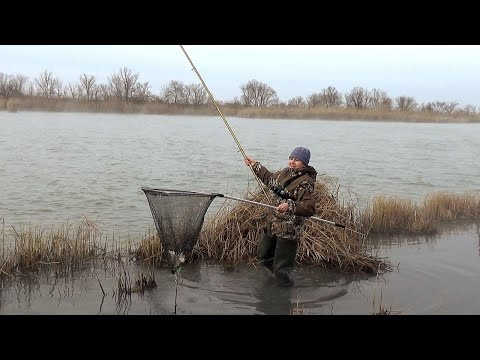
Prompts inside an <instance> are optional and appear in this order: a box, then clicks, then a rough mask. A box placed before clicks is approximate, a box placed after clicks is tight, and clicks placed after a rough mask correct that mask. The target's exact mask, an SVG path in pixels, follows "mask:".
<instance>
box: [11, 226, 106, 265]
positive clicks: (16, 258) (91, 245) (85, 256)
mask: <svg viewBox="0 0 480 360" xmlns="http://www.w3.org/2000/svg"><path fill="white" fill-rule="evenodd" d="M12 229H13V232H14V237H15V242H14V245H13V249H12V251H10V253H9V254H8V255H7V256H6V260H5V262H4V264H3V267H2V272H3V273H4V274H13V273H17V272H20V273H22V272H25V271H38V270H39V269H40V268H42V267H44V266H46V265H51V266H56V267H57V268H58V267H60V268H62V269H63V270H73V269H74V268H76V267H78V266H80V265H82V264H84V263H85V262H86V261H89V260H92V259H94V258H96V257H98V256H100V255H105V254H106V252H107V246H106V244H104V245H101V244H100V240H101V233H100V231H99V230H98V228H97V227H96V225H95V224H93V223H91V222H89V221H88V220H87V219H85V220H83V221H82V222H81V223H80V224H78V225H77V226H74V225H72V224H65V225H62V226H60V227H59V228H56V229H51V230H50V231H46V230H45V229H43V228H41V227H39V226H33V227H32V226H24V227H23V228H22V229H19V230H18V231H17V229H15V228H14V227H12Z"/></svg>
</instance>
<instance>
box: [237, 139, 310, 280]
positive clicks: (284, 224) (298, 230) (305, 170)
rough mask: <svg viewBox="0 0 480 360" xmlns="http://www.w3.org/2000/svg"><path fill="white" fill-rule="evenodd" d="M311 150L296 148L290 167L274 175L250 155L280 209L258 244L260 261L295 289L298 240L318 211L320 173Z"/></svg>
mask: <svg viewBox="0 0 480 360" xmlns="http://www.w3.org/2000/svg"><path fill="white" fill-rule="evenodd" d="M309 161H310V150H309V149H307V148H305V147H300V146H299V147H296V148H295V149H293V151H292V153H291V154H290V156H289V158H288V167H286V168H284V169H282V170H280V171H277V172H274V173H272V172H270V171H269V170H268V169H267V168H265V167H264V166H263V165H262V164H261V163H260V162H258V161H256V160H254V159H252V158H251V157H248V156H246V158H245V164H246V165H247V166H251V167H252V169H253V171H254V172H255V174H256V175H257V176H258V178H259V179H260V180H261V181H262V182H263V183H264V184H265V185H266V186H267V187H268V188H269V189H270V190H271V191H272V192H273V194H274V201H275V206H277V208H276V210H275V211H274V212H273V213H272V214H271V215H269V216H268V218H267V224H266V228H265V230H264V232H263V235H262V237H261V239H260V241H259V244H258V252H257V255H258V258H259V260H260V261H261V263H262V264H263V265H264V266H265V267H266V268H268V269H269V270H270V271H272V272H273V274H274V275H275V277H276V278H277V279H278V280H279V282H280V284H281V285H284V286H292V285H293V279H292V277H291V274H290V273H291V270H292V269H293V268H294V266H295V257H296V254H297V247H298V241H299V239H300V235H301V234H302V231H303V228H304V223H305V219H306V217H309V216H312V215H313V214H314V212H315V201H314V199H313V191H314V186H315V180H316V177H317V171H316V170H315V169H314V168H313V167H312V166H309V165H308V163H309Z"/></svg>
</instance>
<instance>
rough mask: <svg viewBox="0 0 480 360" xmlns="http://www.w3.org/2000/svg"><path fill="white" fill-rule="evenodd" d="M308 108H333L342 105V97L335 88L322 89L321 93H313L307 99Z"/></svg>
mask: <svg viewBox="0 0 480 360" xmlns="http://www.w3.org/2000/svg"><path fill="white" fill-rule="evenodd" d="M307 103H308V106H310V107H314V106H325V107H333V106H340V105H342V95H341V93H340V92H339V91H338V90H337V89H335V88H334V87H333V86H329V87H327V88H325V89H322V90H321V91H320V92H319V93H313V94H311V95H310V96H308V98H307Z"/></svg>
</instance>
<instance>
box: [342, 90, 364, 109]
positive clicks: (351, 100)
mask: <svg viewBox="0 0 480 360" xmlns="http://www.w3.org/2000/svg"><path fill="white" fill-rule="evenodd" d="M345 104H346V106H347V107H353V108H355V109H365V108H366V107H367V104H368V91H367V90H366V89H364V88H362V87H354V88H353V89H352V90H351V91H350V92H349V93H346V94H345Z"/></svg>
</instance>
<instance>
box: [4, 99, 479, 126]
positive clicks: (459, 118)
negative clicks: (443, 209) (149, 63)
mask: <svg viewBox="0 0 480 360" xmlns="http://www.w3.org/2000/svg"><path fill="white" fill-rule="evenodd" d="M219 107H220V111H221V112H222V113H223V115H225V116H226V117H237V118H243V119H284V120H328V121H370V122H377V121H378V122H404V123H480V115H479V114H464V113H452V114H445V113H432V112H421V111H398V110H368V109H361V110H360V109H352V108H344V107H312V108H309V107H298V106H296V107H295V106H269V107H250V106H243V105H238V104H225V105H219ZM0 111H6V112H17V111H42V112H73V113H106V114H144V115H172V116H175V115H188V116H219V114H218V112H217V110H216V108H215V107H214V106H212V105H185V104H165V103H131V102H130V103H126V102H119V101H115V102H113V101H111V102H99V101H98V102H94V101H90V102H78V101H72V100H71V99H45V98H37V97H18V98H9V99H5V98H0Z"/></svg>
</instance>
